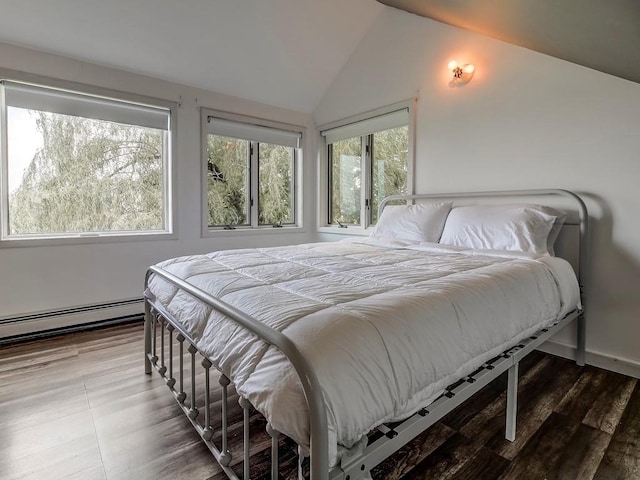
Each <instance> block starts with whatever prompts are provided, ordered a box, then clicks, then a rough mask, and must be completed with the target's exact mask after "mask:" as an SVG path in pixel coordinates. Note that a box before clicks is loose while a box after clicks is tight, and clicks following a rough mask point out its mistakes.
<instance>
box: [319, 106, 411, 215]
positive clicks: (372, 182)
mask: <svg viewBox="0 0 640 480" xmlns="http://www.w3.org/2000/svg"><path fill="white" fill-rule="evenodd" d="M402 123H404V124H402ZM385 127H391V128H385ZM321 133H322V134H323V135H324V136H325V138H326V142H327V156H328V162H329V176H330V181H329V195H330V201H329V218H328V222H329V223H330V224H338V225H340V226H347V225H359V226H363V227H367V226H369V225H374V224H375V223H376V222H377V217H378V205H379V203H380V200H382V199H383V198H384V197H386V196H389V195H397V194H403V193H408V178H409V155H408V152H409V127H408V115H407V114H406V111H400V112H393V113H392V114H391V115H389V116H388V117H385V116H380V117H376V118H374V119H372V120H371V121H369V120H365V121H363V122H358V123H355V124H348V125H346V126H345V127H338V128H335V129H333V130H331V131H325V132H321ZM354 134H355V135H354Z"/></svg>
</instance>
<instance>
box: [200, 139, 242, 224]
mask: <svg viewBox="0 0 640 480" xmlns="http://www.w3.org/2000/svg"><path fill="white" fill-rule="evenodd" d="M248 154H249V151H248V142H247V141H246V140H239V139H236V138H230V137H223V136H221V135H208V136H207V170H208V176H207V184H208V188H207V205H208V211H209V225H210V226H216V225H245V224H246V223H247V220H248V219H247V209H248V203H247V199H248V195H247V193H248V185H247V171H248V158H249V157H248Z"/></svg>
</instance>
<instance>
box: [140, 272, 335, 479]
mask: <svg viewBox="0 0 640 480" xmlns="http://www.w3.org/2000/svg"><path fill="white" fill-rule="evenodd" d="M151 274H155V275H158V276H160V277H162V278H164V279H165V280H167V281H169V282H170V283H172V284H174V285H175V286H177V287H179V288H180V289H181V290H183V291H185V292H187V293H189V294H191V295H193V296H194V297H195V298H197V299H199V300H201V301H202V302H204V303H205V304H207V305H210V306H211V307H213V308H214V309H216V310H217V311H218V312H220V313H223V314H224V315H226V316H227V317H228V318H230V319H232V320H233V321H235V322H236V323H238V324H239V325H242V326H243V327H244V328H246V329H247V330H249V331H250V332H251V333H253V334H254V335H256V336H257V337H258V338H260V339H262V340H264V341H266V342H267V343H269V344H270V345H273V346H274V347H276V348H278V349H279V350H280V351H281V352H282V353H283V354H284V355H285V356H286V357H287V359H288V360H289V361H290V362H291V365H292V366H293V367H294V369H295V370H296V373H297V374H298V377H299V378H300V382H301V384H302V389H303V392H304V395H305V399H306V401H307V405H308V408H309V423H310V433H311V438H310V446H311V452H310V453H311V467H310V468H311V472H310V473H311V477H312V478H313V479H314V480H316V479H321V480H322V479H327V478H328V472H329V463H328V462H329V460H328V459H329V449H328V431H327V414H326V410H325V407H324V400H323V398H322V389H321V387H320V383H319V381H318V377H317V376H316V373H315V371H314V370H313V368H312V367H311V365H310V364H309V362H308V360H307V359H306V358H305V356H304V355H303V354H302V353H301V352H300V350H299V349H298V347H296V345H295V344H294V343H293V342H292V341H291V340H290V339H289V338H288V337H286V336H285V335H283V334H282V333H280V332H278V331H277V330H274V329H273V328H271V327H269V326H267V325H265V324H264V323H262V322H259V321H257V320H255V319H254V318H251V317H250V316H249V315H247V314H245V313H243V312H241V311H240V310H238V309H236V308H234V307H232V306H231V305H228V304H227V303H225V302H223V301H221V300H219V299H217V298H215V297H213V296H211V295H209V294H207V293H206V292H203V291H202V290H200V289H198V288H196V287H194V286H193V285H191V284H189V283H187V282H185V281H184V280H182V279H181V278H179V277H176V276H175V275H172V274H171V273H169V272H166V271H164V270H162V269H160V268H158V267H155V266H152V267H150V268H149V269H148V270H147V274H146V277H145V297H146V298H145V373H151V367H152V365H154V366H156V368H157V370H158V373H160V375H162V376H163V377H164V378H165V381H166V382H167V385H168V386H169V388H170V389H171V390H172V391H173V393H174V395H175V397H176V400H177V401H178V403H179V404H180V405H181V407H182V409H183V411H184V412H185V413H186V414H187V416H188V417H189V419H190V420H191V423H192V424H193V426H194V427H195V428H196V430H197V431H198V433H199V434H200V436H201V437H202V439H203V440H204V441H205V443H206V444H207V447H208V448H209V450H211V452H212V453H213V455H214V457H215V458H216V460H217V461H218V463H220V465H221V466H222V467H223V469H224V471H225V473H227V475H228V476H229V477H230V478H237V476H236V475H235V473H234V472H233V470H231V469H230V468H229V463H230V460H231V458H230V454H229V451H228V450H227V448H226V447H227V432H226V429H227V425H226V424H227V419H226V410H227V408H226V405H225V404H226V396H227V395H226V390H224V389H226V387H227V386H228V385H229V379H228V378H227V377H226V376H224V375H222V377H221V385H222V387H223V403H222V421H223V424H222V448H221V449H219V448H218V447H216V446H215V445H214V443H213V442H211V436H212V431H211V424H210V418H209V411H210V401H209V398H208V397H209V369H210V367H211V366H212V364H211V362H210V361H209V360H208V359H207V358H206V357H205V358H204V360H203V362H202V366H203V367H204V368H205V371H206V373H205V381H206V385H205V421H204V424H202V423H201V422H200V421H198V420H197V419H198V416H199V412H198V409H197V407H196V406H195V398H196V386H195V385H196V382H195V355H196V353H197V352H198V349H197V348H196V346H195V342H194V341H193V339H192V338H191V337H190V336H189V334H188V333H187V332H186V331H185V330H184V329H183V328H182V327H181V326H180V324H179V323H178V322H174V321H172V320H171V315H170V314H169V313H168V312H166V311H165V310H164V308H163V307H162V306H161V305H160V304H159V303H158V302H155V299H154V298H153V296H152V294H151V293H150V292H149V290H148V288H147V287H148V282H149V277H150V275H151ZM158 324H160V326H161V328H162V329H164V328H165V325H166V328H167V330H168V332H169V338H171V335H172V334H173V331H174V330H178V332H179V333H178V336H177V340H178V342H179V344H180V348H181V349H182V348H183V342H184V341H185V340H186V341H188V351H189V353H190V354H191V376H192V378H191V397H190V398H191V406H190V407H187V406H186V405H185V400H186V398H187V395H186V393H185V392H184V388H183V386H184V384H183V368H182V367H183V365H182V358H183V355H182V352H180V370H179V385H178V390H176V389H175V388H174V387H175V382H176V380H175V378H174V376H173V352H172V351H169V352H168V357H169V360H168V361H169V366H168V369H167V365H165V336H164V331H163V332H162V335H160V357H158V354H157V337H158V335H157V333H156V329H157V325H158ZM168 345H169V349H170V350H171V349H172V346H173V342H172V341H169V342H168ZM158 361H160V364H159V365H158ZM167 373H168V375H167ZM243 403H244V405H242V404H241V406H242V407H243V409H245V412H246V409H247V408H248V406H249V405H248V401H246V400H245V401H244V402H243ZM247 421H248V420H247V418H246V414H245V420H244V422H245V434H246V433H247V432H246V430H247V428H248V427H247ZM268 431H269V434H270V435H272V437H273V448H272V450H273V452H272V453H274V454H275V460H274V458H273V455H272V478H278V474H277V472H278V469H277V458H278V457H277V445H278V443H277V442H278V439H277V436H278V432H276V431H274V430H273V429H270V428H269V429H268ZM248 448H249V447H248V439H247V441H246V442H245V454H244V455H245V466H244V470H245V477H244V478H245V479H248V478H249V476H248V464H249V462H248Z"/></svg>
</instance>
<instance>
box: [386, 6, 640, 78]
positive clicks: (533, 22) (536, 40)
mask: <svg viewBox="0 0 640 480" xmlns="http://www.w3.org/2000/svg"><path fill="white" fill-rule="evenodd" d="M378 1H379V2H381V3H383V4H385V5H389V6H392V7H397V8H400V9H402V10H406V11H408V12H411V13H415V14H418V15H421V16H423V17H427V18H431V19H434V20H438V21H440V22H443V23H447V24H449V25H454V26H456V27H461V28H465V29H467V30H471V31H474V32H477V33H481V34H483V35H486V36H488V37H493V38H497V39H499V40H503V41H505V42H509V43H513V44H515V45H520V46H522V47H526V48H528V49H530V50H534V51H537V52H541V53H546V54H547V55H551V56H553V57H557V58H560V59H562V60H567V61H569V62H573V63H576V64H578V65H584V66H586V67H590V68H593V69H595V70H600V71H602V72H605V73H609V74H611V75H615V76H618V77H622V78H626V79H627V80H631V81H634V82H639V83H640V0H378Z"/></svg>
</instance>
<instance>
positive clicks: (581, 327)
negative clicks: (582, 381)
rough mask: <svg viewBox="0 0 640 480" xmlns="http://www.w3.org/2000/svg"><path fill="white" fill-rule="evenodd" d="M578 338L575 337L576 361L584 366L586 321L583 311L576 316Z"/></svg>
mask: <svg viewBox="0 0 640 480" xmlns="http://www.w3.org/2000/svg"><path fill="white" fill-rule="evenodd" d="M577 321H578V324H577V326H578V338H577V346H576V363H577V364H578V365H579V366H581V367H584V364H585V356H586V354H585V351H586V346H585V343H586V338H587V334H586V330H587V322H586V319H585V318H584V312H583V313H581V314H580V315H579V316H578V320H577Z"/></svg>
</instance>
